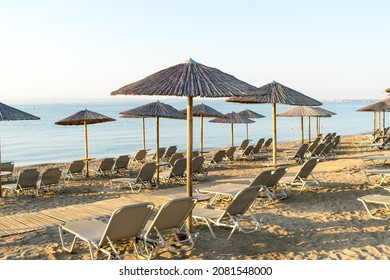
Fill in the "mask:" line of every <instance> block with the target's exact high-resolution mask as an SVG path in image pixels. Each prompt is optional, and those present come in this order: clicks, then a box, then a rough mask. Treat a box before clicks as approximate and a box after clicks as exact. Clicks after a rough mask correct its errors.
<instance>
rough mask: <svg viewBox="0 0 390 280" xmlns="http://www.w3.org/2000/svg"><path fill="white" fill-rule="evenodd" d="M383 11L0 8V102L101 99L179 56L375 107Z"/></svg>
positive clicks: (129, 5)
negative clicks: (370, 102)
mask: <svg viewBox="0 0 390 280" xmlns="http://www.w3.org/2000/svg"><path fill="white" fill-rule="evenodd" d="M389 11H390V1H385V0H383V1H379V0H372V1H347V0H346V1H332V0H331V1H299V0H298V1H282V0H279V1H278V0H277V1H260V0H259V1H255V0H252V1H251V0H240V1H233V0H221V1H219V0H218V1H217V0H214V1H212V0H198V1H184V0H171V1H163V0H161V1H153V0H146V1H145V0H142V1H141V0H139V1H131V0H127V1H124V0H116V1H107V0H106V1H102V0H83V1H73V0H67V1H60V0H57V1H55V0H52V1H48V0H47V1H43V0H34V1H28V0H25V1H22V0H9V1H5V0H0V42H1V44H0V50H1V51H0V77H1V78H0V94H1V99H0V102H2V101H6V100H10V99H12V100H26V99H35V100H39V99H59V98H61V99H70V100H71V99H75V98H77V99H80V98H81V99H91V98H110V93H111V91H113V90H116V89H118V88H119V87H122V86H124V85H126V84H129V83H131V82H135V81H137V80H139V79H142V78H144V77H145V76H148V75H150V74H153V73H154V72H156V71H158V70H161V69H164V68H167V67H169V66H172V65H176V64H178V63H181V62H183V61H185V60H187V59H188V58H190V57H191V58H192V59H194V60H195V61H197V62H199V63H202V64H205V65H207V66H211V67H215V68H218V69H220V70H221V71H223V72H226V73H228V74H231V75H234V76H236V77H237V78H239V79H241V80H243V81H245V82H247V83H250V84H252V85H254V86H262V85H264V84H266V83H269V82H271V81H272V80H275V81H277V82H280V83H282V84H284V85H286V86H288V87H291V88H293V89H296V90H298V91H300V92H302V93H304V94H306V95H309V96H311V97H313V98H316V99H321V100H327V99H382V98H385V97H387V94H386V93H385V92H384V90H385V89H386V88H389V87H390V75H389V73H390V68H389V61H390V36H389V33H390V17H389ZM111 98H115V97H111Z"/></svg>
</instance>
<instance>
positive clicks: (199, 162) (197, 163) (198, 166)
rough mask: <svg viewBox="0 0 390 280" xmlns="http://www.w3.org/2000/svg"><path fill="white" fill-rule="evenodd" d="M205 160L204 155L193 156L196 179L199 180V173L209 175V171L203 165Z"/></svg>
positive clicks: (193, 176)
mask: <svg viewBox="0 0 390 280" xmlns="http://www.w3.org/2000/svg"><path fill="white" fill-rule="evenodd" d="M204 162H205V158H204V157H203V156H197V157H194V158H192V178H194V180H199V177H198V175H203V177H207V171H206V170H205V169H204V167H203V163H204Z"/></svg>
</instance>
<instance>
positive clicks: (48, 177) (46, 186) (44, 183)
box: [38, 167, 64, 191]
mask: <svg viewBox="0 0 390 280" xmlns="http://www.w3.org/2000/svg"><path fill="white" fill-rule="evenodd" d="M61 176H62V171H61V169H60V168H58V167H53V168H48V169H46V170H45V171H44V172H43V173H42V176H41V180H40V181H39V183H38V190H39V191H40V190H44V191H49V190H50V188H51V187H56V188H57V189H58V190H61V189H62V188H63V186H64V184H63V182H62V180H61Z"/></svg>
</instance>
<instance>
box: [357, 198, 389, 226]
mask: <svg viewBox="0 0 390 280" xmlns="http://www.w3.org/2000/svg"><path fill="white" fill-rule="evenodd" d="M357 200H358V201H360V202H362V203H363V205H364V208H366V210H367V212H368V214H369V215H370V217H371V218H373V219H376V220H388V219H389V218H390V213H389V214H388V215H387V216H378V215H374V213H372V211H371V210H370V209H369V208H368V205H367V204H369V203H370V204H379V205H383V206H384V207H385V208H386V209H387V210H388V211H390V208H389V206H390V196H388V195H374V194H370V195H365V196H362V197H359V198H358V199H357Z"/></svg>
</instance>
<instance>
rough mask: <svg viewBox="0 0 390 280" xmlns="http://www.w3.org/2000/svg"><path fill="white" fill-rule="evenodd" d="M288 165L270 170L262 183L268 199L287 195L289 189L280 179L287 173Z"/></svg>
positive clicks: (282, 197) (283, 197) (279, 198)
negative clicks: (269, 173)
mask: <svg viewBox="0 0 390 280" xmlns="http://www.w3.org/2000/svg"><path fill="white" fill-rule="evenodd" d="M287 171H288V167H278V168H276V169H275V170H273V171H272V173H271V175H270V176H269V177H268V179H267V180H266V181H265V183H264V191H265V194H266V195H267V196H268V199H269V200H270V201H274V200H275V199H276V200H281V199H285V198H287V197H288V194H289V189H288V188H287V186H286V185H285V184H284V182H283V181H282V178H283V176H284V175H285V174H286V173H287Z"/></svg>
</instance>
